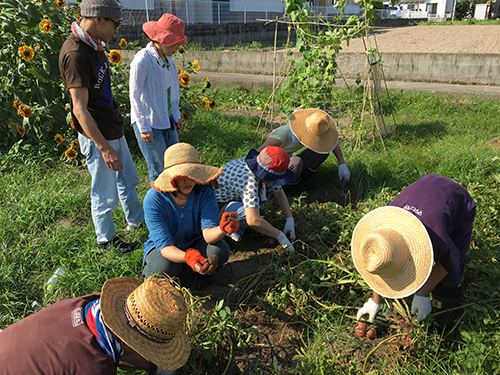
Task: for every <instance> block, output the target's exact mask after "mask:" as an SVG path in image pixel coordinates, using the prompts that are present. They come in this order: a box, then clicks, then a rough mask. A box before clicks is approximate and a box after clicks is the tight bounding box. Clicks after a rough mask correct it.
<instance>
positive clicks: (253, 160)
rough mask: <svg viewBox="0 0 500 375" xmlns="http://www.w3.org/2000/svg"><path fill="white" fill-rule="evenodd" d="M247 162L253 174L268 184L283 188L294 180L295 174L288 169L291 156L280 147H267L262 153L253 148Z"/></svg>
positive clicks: (246, 159)
mask: <svg viewBox="0 0 500 375" xmlns="http://www.w3.org/2000/svg"><path fill="white" fill-rule="evenodd" d="M245 162H246V163H247V165H248V168H250V170H251V171H252V173H253V174H254V175H255V176H256V177H257V178H260V179H261V180H262V181H264V182H265V183H267V184H270V185H275V186H283V185H287V184H289V183H290V182H292V180H293V172H292V171H291V170H289V169H288V164H290V156H288V154H287V153H286V152H285V151H284V150H283V149H282V148H280V147H277V146H267V147H266V148H265V149H263V150H262V151H261V152H260V153H259V152H258V151H257V150H255V149H253V148H252V149H251V150H250V151H249V152H248V155H247V156H246V158H245Z"/></svg>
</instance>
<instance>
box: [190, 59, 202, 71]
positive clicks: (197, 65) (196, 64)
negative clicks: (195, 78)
mask: <svg viewBox="0 0 500 375" xmlns="http://www.w3.org/2000/svg"><path fill="white" fill-rule="evenodd" d="M191 68H193V70H194V72H195V73H196V72H197V71H198V70H200V62H199V61H198V60H194V61H193V63H192V64H191Z"/></svg>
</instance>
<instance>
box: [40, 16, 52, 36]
mask: <svg viewBox="0 0 500 375" xmlns="http://www.w3.org/2000/svg"><path fill="white" fill-rule="evenodd" d="M40 28H41V29H42V31H43V32H44V33H48V32H49V31H50V29H51V28H52V22H50V20H48V19H43V20H42V22H40Z"/></svg>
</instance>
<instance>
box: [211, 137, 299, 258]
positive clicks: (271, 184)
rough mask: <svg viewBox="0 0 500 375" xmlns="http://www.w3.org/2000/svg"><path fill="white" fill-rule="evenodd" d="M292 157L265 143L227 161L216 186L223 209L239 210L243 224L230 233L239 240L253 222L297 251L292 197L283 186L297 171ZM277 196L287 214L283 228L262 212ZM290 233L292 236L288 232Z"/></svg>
mask: <svg viewBox="0 0 500 375" xmlns="http://www.w3.org/2000/svg"><path fill="white" fill-rule="evenodd" d="M289 163H290V157H289V156H288V154H287V153H286V152H285V151H284V150H283V149H281V148H280V147H277V146H268V147H265V148H264V149H263V150H262V151H261V152H260V153H259V152H257V151H256V150H254V149H252V150H250V152H249V153H248V155H247V156H246V157H245V158H240V159H236V160H232V161H230V162H228V163H226V164H224V166H223V168H224V171H223V172H222V175H221V176H220V178H219V180H218V183H219V188H217V189H216V192H215V193H216V195H217V202H219V206H220V207H221V210H222V211H223V212H234V211H235V212H237V214H238V217H239V219H240V228H239V229H238V231H237V232H236V233H234V234H229V237H231V238H232V239H233V240H234V241H236V242H239V241H241V238H242V236H243V233H244V231H245V229H246V228H247V227H248V226H250V227H252V228H253V229H255V230H256V231H257V232H259V233H262V234H264V235H266V236H269V237H272V238H275V239H277V240H278V241H279V243H280V244H281V245H283V246H285V248H286V250H287V251H293V250H294V248H293V246H292V245H291V242H290V240H292V241H293V240H295V226H294V220H293V216H292V211H291V210H290V205H289V203H288V198H287V197H286V194H285V192H284V191H283V189H282V188H281V187H282V186H283V185H286V184H288V183H290V181H292V178H293V173H292V171H290V170H289V169H287V168H288V165H289ZM271 194H273V195H274V197H275V198H276V200H277V202H278V204H279V206H280V208H281V210H282V211H283V214H284V215H285V220H286V222H285V228H284V229H283V231H281V230H279V229H278V228H275V227H274V226H272V225H271V224H270V223H269V222H268V221H266V220H265V219H264V218H263V217H262V216H261V215H260V210H261V209H262V208H263V207H264V205H265V204H266V202H267V200H268V199H269V197H270V195H271ZM287 234H288V235H289V237H290V240H289V239H288V238H287V236H286V235H287Z"/></svg>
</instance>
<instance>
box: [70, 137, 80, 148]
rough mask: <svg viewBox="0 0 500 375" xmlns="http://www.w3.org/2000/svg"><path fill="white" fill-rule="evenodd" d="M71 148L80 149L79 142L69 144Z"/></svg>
mask: <svg viewBox="0 0 500 375" xmlns="http://www.w3.org/2000/svg"><path fill="white" fill-rule="evenodd" d="M70 146H71V148H80V142H78V140H76V139H75V140H73V142H71V144H70Z"/></svg>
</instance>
